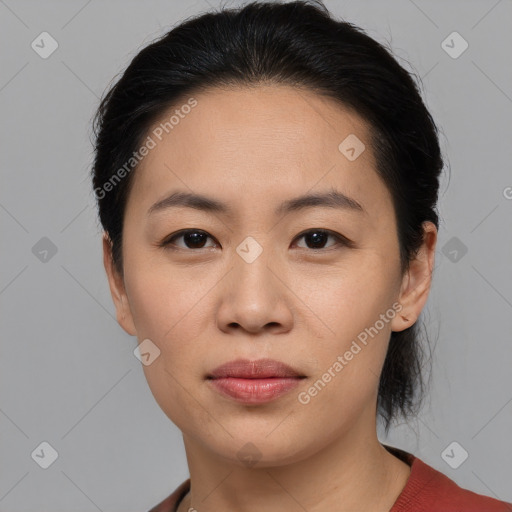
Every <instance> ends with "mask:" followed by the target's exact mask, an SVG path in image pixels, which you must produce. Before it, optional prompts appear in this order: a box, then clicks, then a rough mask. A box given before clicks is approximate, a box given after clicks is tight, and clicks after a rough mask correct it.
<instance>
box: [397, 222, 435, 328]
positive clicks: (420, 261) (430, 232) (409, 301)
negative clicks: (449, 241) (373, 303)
mask: <svg viewBox="0 0 512 512" xmlns="http://www.w3.org/2000/svg"><path fill="white" fill-rule="evenodd" d="M436 243H437V229H436V226H435V225H434V224H433V223H432V222H430V221H425V222H424V223H423V243H422V245H421V247H420V249H419V250H418V253H417V255H416V257H415V259H414V260H412V261H411V262H410V265H409V270H408V271H407V272H406V273H405V274H404V277H403V279H402V286H401V289H400V296H399V299H398V302H400V304H401V305H402V310H401V311H399V312H398V313H397V315H396V316H395V317H394V318H393V320H392V321H391V330H392V331H403V330H404V329H407V328H408V327H410V326H411V325H413V324H414V322H416V320H417V319H418V317H419V316H420V313H421V311H422V309H423V307H424V306H425V303H426V302H427V298H428V294H429V291H430V285H431V281H432V271H433V269H434V256H435V249H436Z"/></svg>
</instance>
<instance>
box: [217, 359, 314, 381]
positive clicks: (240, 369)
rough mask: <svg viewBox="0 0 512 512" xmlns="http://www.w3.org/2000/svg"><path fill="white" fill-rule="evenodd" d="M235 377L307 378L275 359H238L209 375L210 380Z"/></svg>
mask: <svg viewBox="0 0 512 512" xmlns="http://www.w3.org/2000/svg"><path fill="white" fill-rule="evenodd" d="M225 377H234V378H239V379H269V378H276V377H305V375H301V374H300V373H299V372H298V371H296V370H295V369H294V368H292V367H291V366H288V365H287V364H285V363H281V362H280V361H275V360H274V359H258V360H257V361H249V360H248V359H236V360H235V361H230V362H228V363H225V364H223V365H221V366H219V367H218V368H215V370H213V371H212V372H211V373H210V374H209V375H208V378H210V379H219V378H225Z"/></svg>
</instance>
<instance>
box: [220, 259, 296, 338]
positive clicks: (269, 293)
mask: <svg viewBox="0 0 512 512" xmlns="http://www.w3.org/2000/svg"><path fill="white" fill-rule="evenodd" d="M278 267H279V266H278V265H277V263H276V262H275V261H273V260H272V255H271V254H270V251H268V252H267V251H265V250H263V252H262V253H261V254H260V255H259V256H258V257H257V258H256V259H255V260H254V261H251V260H246V259H244V258H243V257H241V256H240V255H239V254H238V253H236V252H234V256H233V264H232V267H231V271H230V272H229V273H228V275H227V276H226V279H224V280H223V281H222V286H221V288H220V290H219V291H220V299H219V300H220V304H219V308H218V310H217V325H218V327H219V329H221V330H222V331H224V332H227V333H230V332H231V333H233V332H236V331H244V332H247V333H250V334H258V333H260V332H262V333H264V332H272V333H273V334H278V333H283V332H287V331H289V330H290V329H291V328H292V324H293V311H292V308H291V301H292V298H293V293H292V292H291V290H290V289H289V288H288V284H287V283H286V279H283V277H284V276H283V272H282V271H281V272H280V271H279V268H278Z"/></svg>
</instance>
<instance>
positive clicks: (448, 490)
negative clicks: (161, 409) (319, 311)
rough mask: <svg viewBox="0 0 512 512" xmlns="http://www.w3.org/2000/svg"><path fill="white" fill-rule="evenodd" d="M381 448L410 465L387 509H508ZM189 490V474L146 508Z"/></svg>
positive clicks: (167, 511) (168, 509)
mask: <svg viewBox="0 0 512 512" xmlns="http://www.w3.org/2000/svg"><path fill="white" fill-rule="evenodd" d="M385 448H386V449H387V450H388V451H390V452H391V453H393V455H396V456H398V458H400V459H401V460H403V461H404V462H406V463H407V464H408V465H409V466H411V474H410V475H409V478H408V479H407V482H406V484H405V487H404V488H403V489H402V492H401V493H400V495H399V496H398V498H397V500H396V501H395V503H394V504H393V506H392V507H391V510H390V511H389V512H512V503H507V502H505V501H499V500H497V499H494V498H489V497H488V496H484V495H482V494H476V493H474V492H472V491H469V490H467V489H462V488H461V487H459V486H458V485H457V484H456V483H455V482H454V481H453V480H450V479H449V478H448V477H447V476H445V475H444V474H443V473H440V472H439V471H437V470H435V469H434V468H432V467H431V466H429V465H428V464H425V463H424V462H423V461H422V460H421V459H418V458H417V457H415V456H414V455H412V454H410V453H408V452H405V451H403V450H400V449H398V448H393V447H391V446H385ZM189 490H190V478H189V479H188V480H186V481H185V482H183V483H182V484H181V485H180V486H179V487H177V488H176V489H175V491H174V492H173V493H172V494H171V495H170V496H168V497H167V498H166V499H165V500H164V501H162V502H161V503H159V504H158V505H156V506H155V507H153V508H152V509H151V510H149V511H148V512H176V509H177V507H178V504H179V502H180V501H181V499H182V498H183V497H184V496H185V494H187V492H188V491H189Z"/></svg>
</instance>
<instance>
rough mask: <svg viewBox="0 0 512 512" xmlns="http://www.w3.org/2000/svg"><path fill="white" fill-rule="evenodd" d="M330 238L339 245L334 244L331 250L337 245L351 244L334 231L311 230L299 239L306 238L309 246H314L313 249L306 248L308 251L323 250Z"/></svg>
mask: <svg viewBox="0 0 512 512" xmlns="http://www.w3.org/2000/svg"><path fill="white" fill-rule="evenodd" d="M329 237H331V238H334V239H335V240H336V241H337V244H336V243H335V244H332V245H331V246H328V247H327V248H331V247H332V246H336V245H347V246H349V245H350V244H351V242H350V240H348V239H347V238H345V237H343V236H342V235H339V234H338V233H335V232H334V231H330V230H328V229H310V230H308V231H305V232H304V233H302V234H300V235H299V236H298V237H297V239H301V238H304V240H305V241H306V244H307V245H312V247H306V249H323V248H324V247H323V246H324V245H325V243H326V241H327V240H328V239H329Z"/></svg>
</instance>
